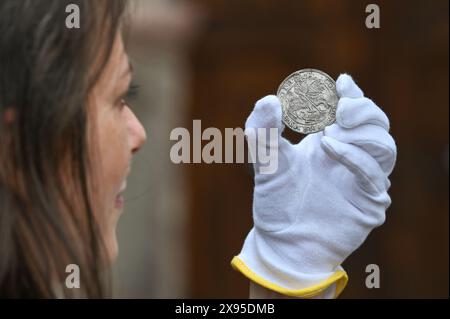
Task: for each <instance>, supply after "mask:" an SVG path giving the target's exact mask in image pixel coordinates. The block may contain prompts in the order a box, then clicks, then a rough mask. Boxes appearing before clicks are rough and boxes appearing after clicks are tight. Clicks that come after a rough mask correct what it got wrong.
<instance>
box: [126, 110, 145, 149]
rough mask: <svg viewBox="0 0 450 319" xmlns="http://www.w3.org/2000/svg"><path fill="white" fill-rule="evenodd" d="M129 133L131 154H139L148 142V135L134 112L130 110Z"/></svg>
mask: <svg viewBox="0 0 450 319" xmlns="http://www.w3.org/2000/svg"><path fill="white" fill-rule="evenodd" d="M129 113H130V114H129V115H130V116H129V121H128V131H129V139H130V147H131V153H132V154H135V153H137V152H138V151H139V150H140V149H141V148H142V146H143V145H144V144H145V142H146V141H147V133H146V132H145V129H144V127H143V126H142V123H141V122H140V121H139V120H138V119H137V117H136V115H135V114H134V113H133V111H131V110H129Z"/></svg>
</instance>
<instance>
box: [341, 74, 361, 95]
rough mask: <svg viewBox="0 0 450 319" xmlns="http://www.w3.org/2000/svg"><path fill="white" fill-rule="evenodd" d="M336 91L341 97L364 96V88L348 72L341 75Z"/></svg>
mask: <svg viewBox="0 0 450 319" xmlns="http://www.w3.org/2000/svg"><path fill="white" fill-rule="evenodd" d="M336 91H337V92H338V94H339V96H340V97H350V98H358V97H363V96H364V94H363V92H362V90H361V89H360V88H359V87H358V85H357V84H356V83H355V81H354V80H353V78H352V77H351V76H350V75H349V74H347V73H343V74H341V75H339V77H338V79H337V80H336Z"/></svg>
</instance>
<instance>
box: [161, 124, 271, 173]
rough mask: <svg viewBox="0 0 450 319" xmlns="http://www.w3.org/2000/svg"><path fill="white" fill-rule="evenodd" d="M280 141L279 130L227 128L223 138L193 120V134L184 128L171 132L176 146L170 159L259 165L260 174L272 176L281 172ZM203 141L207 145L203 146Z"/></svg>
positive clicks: (218, 132)
mask: <svg viewBox="0 0 450 319" xmlns="http://www.w3.org/2000/svg"><path fill="white" fill-rule="evenodd" d="M278 139H279V132H278V129H277V128H247V129H246V130H245V131H244V130H243V129H242V128H239V127H238V128H225V137H223V135H222V132H221V131H220V130H219V129H218V128H215V127H208V128H206V129H205V130H202V127H201V120H193V122H192V134H191V133H190V132H189V130H188V129H186V128H184V127H177V128H174V129H173V130H172V131H171V133H170V140H171V141H176V143H175V144H174V145H172V147H171V149H170V159H171V161H172V162H173V163H175V164H180V163H207V164H211V163H245V162H248V163H254V164H256V165H255V168H256V169H257V170H258V173H260V174H273V173H275V172H276V171H277V169H278ZM245 140H247V146H248V150H247V152H246V151H245ZM204 141H207V143H206V144H205V145H202V144H204V143H203V142H204ZM191 150H192V153H191ZM246 155H247V156H246Z"/></svg>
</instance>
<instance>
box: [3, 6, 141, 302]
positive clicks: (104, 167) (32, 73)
mask: <svg viewBox="0 0 450 319" xmlns="http://www.w3.org/2000/svg"><path fill="white" fill-rule="evenodd" d="M69 3H76V4H78V6H79V8H80V15H81V17H82V18H81V23H82V25H83V27H82V28H80V29H67V28H66V27H65V19H66V16H67V13H66V11H65V9H66V6H67V5H68V4H69ZM125 9H126V6H125V2H124V1H118V0H112V1H110V0H100V1H90V0H85V1H52V0H40V1H17V0H13V1H10V0H6V1H1V2H0V48H1V50H0V110H1V113H0V115H1V117H0V118H1V121H0V131H1V133H0V139H1V142H0V148H1V149H0V162H1V165H0V205H1V206H0V252H1V258H0V297H57V296H71V295H72V294H73V291H77V290H76V289H74V290H70V289H64V288H63V287H62V286H63V283H64V279H65V278H66V276H67V273H66V272H65V269H66V266H67V265H69V264H76V265H78V266H79V267H80V269H81V270H82V271H81V272H80V276H81V279H80V281H81V283H82V287H83V293H84V294H85V296H86V297H105V296H108V289H107V286H108V285H107V282H106V283H105V280H106V281H107V276H104V275H103V277H102V275H101V274H102V273H104V272H103V271H102V270H104V269H105V268H107V265H108V264H109V263H110V261H111V260H113V259H114V258H115V257H116V255H117V242H116V238H115V227H116V222H117V219H118V217H119V215H120V213H121V211H122V209H123V197H122V193H123V191H124V190H125V187H126V177H127V175H128V173H129V171H130V168H131V158H132V155H133V154H135V153H136V152H137V151H138V150H139V148H140V147H141V146H142V145H143V143H144V142H145V139H146V135H145V131H144V129H143V127H142V125H141V124H140V123H139V121H138V120H137V119H136V117H135V116H134V114H133V112H132V111H131V110H130V108H129V106H128V103H127V94H129V93H132V92H130V81H131V69H130V64H129V62H128V59H127V55H126V54H125V51H124V48H123V42H122V37H121V35H120V34H121V24H122V20H123V19H122V17H123V15H124V12H125ZM131 89H132V88H131Z"/></svg>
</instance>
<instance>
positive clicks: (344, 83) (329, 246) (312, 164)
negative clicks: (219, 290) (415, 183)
mask: <svg viewBox="0 0 450 319" xmlns="http://www.w3.org/2000/svg"><path fill="white" fill-rule="evenodd" d="M336 87H337V92H338V94H339V96H340V99H339V103H338V106H337V111H336V123H334V124H332V125H330V126H328V127H326V128H325V130H324V131H323V132H318V133H315V134H311V135H308V136H306V137H305V138H304V139H303V140H302V141H301V142H300V143H299V144H296V145H293V144H291V143H290V142H289V141H287V140H286V139H285V138H284V137H282V136H281V132H282V130H283V128H284V127H283V124H282V122H281V105H280V101H279V99H278V98H277V97H276V96H273V95H272V96H267V97H265V98H263V99H261V100H260V101H258V102H257V103H256V105H255V108H254V110H253V112H252V113H251V114H250V116H249V117H248V119H247V122H246V123H245V127H246V134H248V132H249V131H251V129H256V128H278V129H279V133H280V135H279V136H278V150H279V152H278V169H277V171H276V172H275V173H273V174H261V172H260V170H259V168H260V166H261V164H258V163H256V164H255V165H254V168H255V189H254V196H253V220H254V227H253V229H252V230H251V231H250V233H249V234H248V236H247V239H246V240H245V243H244V246H243V248H242V251H241V253H240V254H239V256H237V257H235V258H234V259H233V261H232V265H233V267H234V268H235V269H237V270H239V271H241V272H242V273H243V274H244V275H246V276H247V277H248V278H250V279H251V280H252V281H254V282H256V283H257V284H259V285H261V286H264V287H266V288H268V289H271V290H273V291H276V292H279V293H282V294H285V295H289V296H297V297H313V296H317V295H318V294H320V293H322V292H323V291H325V290H326V288H327V287H328V286H330V285H331V284H333V283H335V284H336V285H335V286H336V296H337V295H339V293H340V292H341V291H342V289H343V288H344V287H345V284H346V282H347V275H346V273H345V271H343V269H342V268H341V266H340V265H341V263H342V262H343V261H344V260H345V259H346V258H347V257H348V256H349V255H350V254H351V253H352V252H353V251H355V250H356V249H357V248H358V247H359V246H360V245H361V244H362V243H363V242H364V240H365V239H366V237H367V235H368V234H369V233H370V231H371V230H372V229H374V228H375V227H377V226H379V225H381V224H383V222H384V220H385V212H386V209H387V208H388V207H389V205H390V203H391V199H390V197H389V195H388V193H387V190H388V189H389V187H390V182H389V180H388V176H389V175H390V174H391V172H392V170H393V168H394V164H395V160H396V152H397V151H396V145H395V142H394V140H393V138H392V137H391V136H390V135H389V133H388V132H389V120H388V118H387V116H386V115H385V113H384V112H383V111H382V110H381V109H380V108H378V107H377V106H376V105H375V104H374V103H373V102H372V101H371V100H370V99H368V98H365V97H364V96H363V92H362V91H361V90H360V88H359V87H358V86H357V85H356V84H355V83H354V82H353V80H352V78H351V77H350V76H349V75H346V74H343V75H341V76H339V78H338V80H337V82H336ZM266 146H267V145H266ZM272 146H273V145H272ZM267 147H269V146H267Z"/></svg>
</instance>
